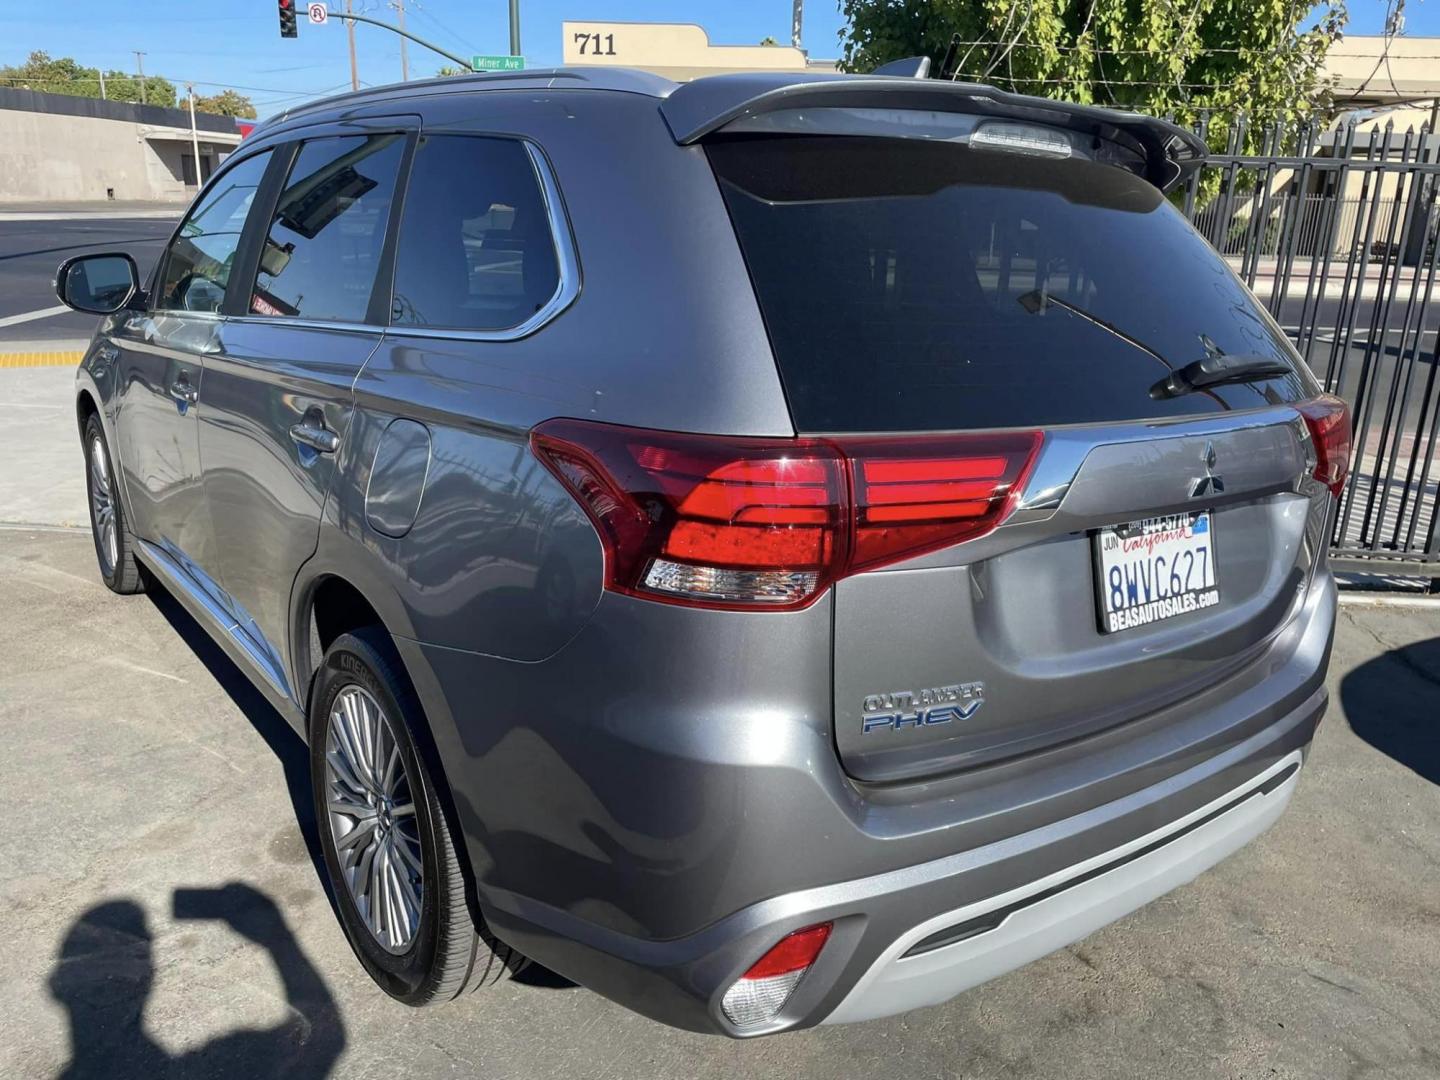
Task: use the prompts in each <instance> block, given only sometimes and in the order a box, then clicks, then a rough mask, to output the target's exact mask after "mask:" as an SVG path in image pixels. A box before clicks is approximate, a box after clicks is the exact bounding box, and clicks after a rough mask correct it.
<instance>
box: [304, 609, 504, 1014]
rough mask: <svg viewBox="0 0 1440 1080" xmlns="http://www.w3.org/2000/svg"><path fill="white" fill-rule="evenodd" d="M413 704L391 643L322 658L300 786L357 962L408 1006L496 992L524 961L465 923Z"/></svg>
mask: <svg viewBox="0 0 1440 1080" xmlns="http://www.w3.org/2000/svg"><path fill="white" fill-rule="evenodd" d="M423 725H424V717H423V715H422V713H421V710H420V705H419V702H418V701H417V699H416V697H415V693H414V691H413V690H412V689H411V687H410V683H409V680H408V679H407V678H406V677H405V675H404V672H403V670H402V669H401V667H400V664H399V661H398V659H397V658H396V656H395V652H394V646H393V645H392V644H391V642H390V638H389V635H387V634H386V633H385V632H384V631H383V630H381V629H379V628H377V627H367V628H365V629H361V630H357V631H355V632H354V633H350V634H343V635H341V636H340V637H339V638H338V639H337V640H336V641H335V642H334V643H333V644H332V645H331V646H330V647H329V649H327V650H326V652H325V659H324V662H323V663H322V664H321V666H320V671H319V672H318V673H317V674H316V676H315V687H314V689H313V691H312V692H311V695H310V775H311V779H312V780H313V782H314V786H315V814H316V818H317V819H318V820H319V821H320V822H321V823H322V824H321V828H320V842H321V847H322V848H323V850H324V853H325V866H326V869H327V870H328V871H329V874H330V880H331V882H332V884H333V886H334V892H335V901H336V907H337V908H338V909H339V912H340V918H341V922H342V924H343V925H344V927H345V933H346V936H347V937H348V938H349V939H350V945H351V947H352V948H353V949H354V950H355V955H356V956H358V957H359V958H360V962H361V963H362V964H363V965H364V966H365V970H366V971H368V972H369V973H370V975H371V977H372V978H374V980H375V981H376V982H377V983H379V984H380V986H381V987H382V988H383V989H384V990H385V991H386V992H387V993H389V994H390V995H392V996H393V997H396V998H398V999H399V1000H401V1001H403V1002H405V1003H407V1004H410V1005H427V1004H430V1003H431V1002H436V1001H447V1000H449V999H450V998H453V997H455V996H456V995H457V994H459V993H460V992H462V991H463V990H465V989H467V988H474V987H477V986H484V985H489V984H490V983H494V982H497V981H499V979H500V978H501V976H503V975H504V974H505V972H506V970H516V969H518V968H519V966H520V965H521V964H523V963H524V960H523V958H522V957H520V955H519V954H518V953H515V952H514V951H513V950H511V949H510V948H509V947H508V946H506V945H504V944H502V943H501V942H499V941H498V940H496V939H495V938H494V937H492V936H491V934H490V933H489V931H488V929H487V928H486V927H485V926H484V924H483V921H481V920H478V919H477V918H472V916H471V913H470V909H469V906H468V904H467V903H466V899H465V883H464V877H463V876H462V872H461V863H460V855H459V852H458V851H457V849H456V846H455V843H454V841H453V840H452V839H451V836H450V829H449V826H448V824H447V823H446V820H445V813H444V811H443V809H442V807H441V805H440V802H439V799H438V797H437V792H436V788H435V785H434V782H433V779H432V774H431V773H430V771H429V770H428V769H427V768H426V765H425V761H424V759H423V758H422V757H421V755H420V753H419V751H418V749H417V744H416V742H415V732H417V731H423V730H424V727H423Z"/></svg>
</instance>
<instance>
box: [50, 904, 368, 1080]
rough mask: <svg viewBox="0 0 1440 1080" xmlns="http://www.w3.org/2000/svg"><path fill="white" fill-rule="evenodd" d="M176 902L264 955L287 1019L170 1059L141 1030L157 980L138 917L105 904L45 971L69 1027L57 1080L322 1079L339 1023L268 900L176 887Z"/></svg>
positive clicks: (180, 915)
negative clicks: (65, 1059)
mask: <svg viewBox="0 0 1440 1080" xmlns="http://www.w3.org/2000/svg"><path fill="white" fill-rule="evenodd" d="M173 902H174V914H175V917H176V918H177V919H205V920H214V921H218V922H223V923H226V924H228V925H229V926H230V927H231V929H233V930H234V931H235V932H236V933H238V934H239V935H240V936H241V937H243V938H245V939H246V940H247V941H249V942H251V943H253V944H255V945H258V946H259V947H260V948H262V949H264V950H265V951H266V953H268V954H269V956H270V959H271V961H272V962H273V963H274V965H275V970H276V972H277V973H278V974H279V976H280V982H281V985H282V986H283V987H284V992H285V1000H286V1005H287V1015H286V1017H285V1019H284V1020H282V1021H281V1022H279V1023H278V1024H275V1025H273V1026H271V1027H268V1028H240V1029H237V1030H235V1031H231V1032H227V1033H226V1034H224V1035H220V1036H217V1037H215V1038H213V1039H211V1040H210V1041H209V1042H207V1043H205V1044H204V1045H202V1046H199V1047H196V1048H194V1049H191V1050H187V1051H184V1052H183V1053H176V1054H172V1053H170V1052H169V1051H168V1050H166V1049H165V1048H164V1047H163V1046H161V1045H160V1044H159V1043H157V1042H156V1041H155V1040H154V1039H153V1038H152V1037H151V1036H150V1034H149V1032H148V1031H146V1028H145V1006H146V1003H147V1001H148V1000H149V997H150V991H151V988H152V986H153V985H154V981H155V961H154V955H153V948H152V943H153V939H152V937H151V934H150V928H149V924H148V921H147V919H146V917H145V912H144V910H143V909H142V908H141V907H140V906H139V905H138V904H137V903H135V902H134V901H133V900H126V899H121V900H109V901H106V902H104V903H101V904H97V905H95V906H94V907H92V908H90V909H89V910H88V911H86V912H85V913H84V914H83V915H82V916H80V918H79V919H77V920H76V921H75V922H74V923H73V924H72V925H71V927H70V929H69V931H68V932H67V933H66V935H65V938H64V941H63V942H62V943H61V946H60V953H59V956H58V957H57V959H56V962H55V967H54V968H53V970H52V971H51V973H50V980H49V987H50V994H51V996H52V997H53V998H54V999H55V1000H56V1001H57V1002H59V1003H60V1004H61V1005H62V1006H63V1007H64V1008H65V1011H66V1013H67V1014H68V1015H67V1019H68V1022H69V1027H70V1047H71V1059H70V1062H69V1064H68V1065H66V1066H65V1068H64V1069H63V1070H62V1071H61V1073H60V1075H61V1076H62V1077H66V1078H71V1077H76V1078H78V1077H121V1076H136V1077H145V1078H146V1080H150V1078H152V1077H172V1076H173V1077H190V1076H205V1077H216V1078H231V1077H233V1078H237V1080H256V1078H257V1077H269V1076H286V1077H295V1078H298V1080H309V1078H312V1077H315V1078H318V1077H325V1076H328V1075H329V1074H330V1071H331V1069H332V1068H333V1067H334V1065H335V1063H336V1061H337V1060H338V1059H339V1057H340V1054H341V1052H342V1051H343V1050H344V1048H345V1042H346V1035H345V1023H344V1019H343V1018H342V1016H341V1014H340V1009H339V1006H338V1005H337V1004H336V1002H335V998H334V996H333V995H332V994H331V993H330V989H329V987H328V986H326V984H325V980H324V979H323V978H321V976H320V973H319V972H318V971H317V970H316V969H315V966H314V965H313V964H312V963H311V962H310V960H309V958H308V957H307V956H306V955H305V953H304V952H303V951H302V950H301V948H300V945H299V942H297V941H296V940H295V936H294V934H293V933H292V932H291V931H290V928H289V926H287V925H286V923H285V919H284V917H283V916H282V915H281V914H280V909H279V908H278V907H276V905H275V902H274V901H273V900H271V899H270V897H268V896H266V895H265V894H264V893H262V892H260V891H259V890H257V889H254V888H252V887H251V886H249V885H244V884H239V883H233V882H232V883H231V884H229V885H225V886H223V887H221V888H214V889H177V890H176V891H175V894H174V901H173Z"/></svg>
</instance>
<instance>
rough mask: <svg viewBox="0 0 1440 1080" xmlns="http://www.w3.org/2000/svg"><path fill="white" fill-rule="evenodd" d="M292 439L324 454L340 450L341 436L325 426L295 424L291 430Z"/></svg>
mask: <svg viewBox="0 0 1440 1080" xmlns="http://www.w3.org/2000/svg"><path fill="white" fill-rule="evenodd" d="M290 438H292V439H294V440H295V441H296V442H297V443H299V444H300V445H301V446H308V447H310V449H312V450H318V451H320V453H322V454H333V453H334V452H335V451H336V450H338V449H340V436H339V435H336V434H335V432H333V431H331V430H330V429H329V428H327V427H325V426H324V425H323V424H295V425H294V426H293V427H291V428H290Z"/></svg>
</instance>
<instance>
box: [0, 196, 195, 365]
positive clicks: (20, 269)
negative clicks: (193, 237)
mask: <svg viewBox="0 0 1440 1080" xmlns="http://www.w3.org/2000/svg"><path fill="white" fill-rule="evenodd" d="M161 212H162V213H165V214H166V215H168V216H165V217H155V216H146V217H105V216H100V215H98V214H94V213H72V214H66V215H64V216H56V215H40V214H31V213H14V212H12V213H9V214H5V213H0V352H9V351H12V350H15V349H16V348H17V347H18V344H17V343H19V342H22V341H23V342H26V343H27V344H28V343H37V342H51V341H71V340H76V339H81V340H86V339H89V337H90V335H91V334H92V333H94V331H95V323H96V321H97V320H96V319H95V317H94V316H93V315H81V314H79V313H77V312H73V311H65V310H64V309H61V308H60V301H59V300H57V299H56V298H55V290H54V286H53V282H54V280H55V269H56V267H58V266H59V265H60V263H61V262H62V261H63V260H65V259H68V258H69V257H70V256H72V255H84V254H87V253H91V252H100V251H125V252H129V253H130V255H131V256H133V257H134V259H135V262H136V264H137V265H138V266H139V268H140V274H141V278H142V280H143V279H144V277H145V275H147V274H149V273H150V270H151V268H152V267H153V266H154V265H155V260H156V259H157V258H158V257H159V255H160V252H161V251H162V250H163V249H164V246H165V241H166V240H167V239H169V237H170V233H171V232H173V231H174V229H175V225H176V223H177V222H178V221H179V217H180V213H181V211H180V209H179V208H171V209H169V210H164V211H161ZM56 309H59V310H58V311H57V310H56Z"/></svg>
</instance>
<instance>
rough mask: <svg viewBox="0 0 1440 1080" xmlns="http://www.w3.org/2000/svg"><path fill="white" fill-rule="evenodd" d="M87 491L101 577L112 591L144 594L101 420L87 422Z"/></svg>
mask: <svg viewBox="0 0 1440 1080" xmlns="http://www.w3.org/2000/svg"><path fill="white" fill-rule="evenodd" d="M84 441H85V490H86V493H87V494H88V495H89V502H90V531H91V533H92V534H93V535H94V538H95V559H96V561H97V562H98V563H99V564H100V577H101V579H102V580H103V581H104V582H105V584H106V585H107V586H109V588H110V590H111V591H112V592H117V593H122V594H128V593H138V592H142V591H143V590H144V588H145V579H144V578H143V577H142V576H141V573H140V565H139V563H137V562H136V561H135V538H134V537H133V536H132V535H131V534H130V523H129V521H128V520H126V517H125V510H124V508H123V507H121V505H120V493H119V491H118V481H117V479H116V477H115V469H114V467H113V465H112V463H111V458H110V449H109V447H108V446H106V444H105V429H104V428H103V427H102V426H101V424H100V417H99V416H98V415H97V414H95V413H91V414H90V418H89V419H88V420H86V421H85V435H84Z"/></svg>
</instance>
